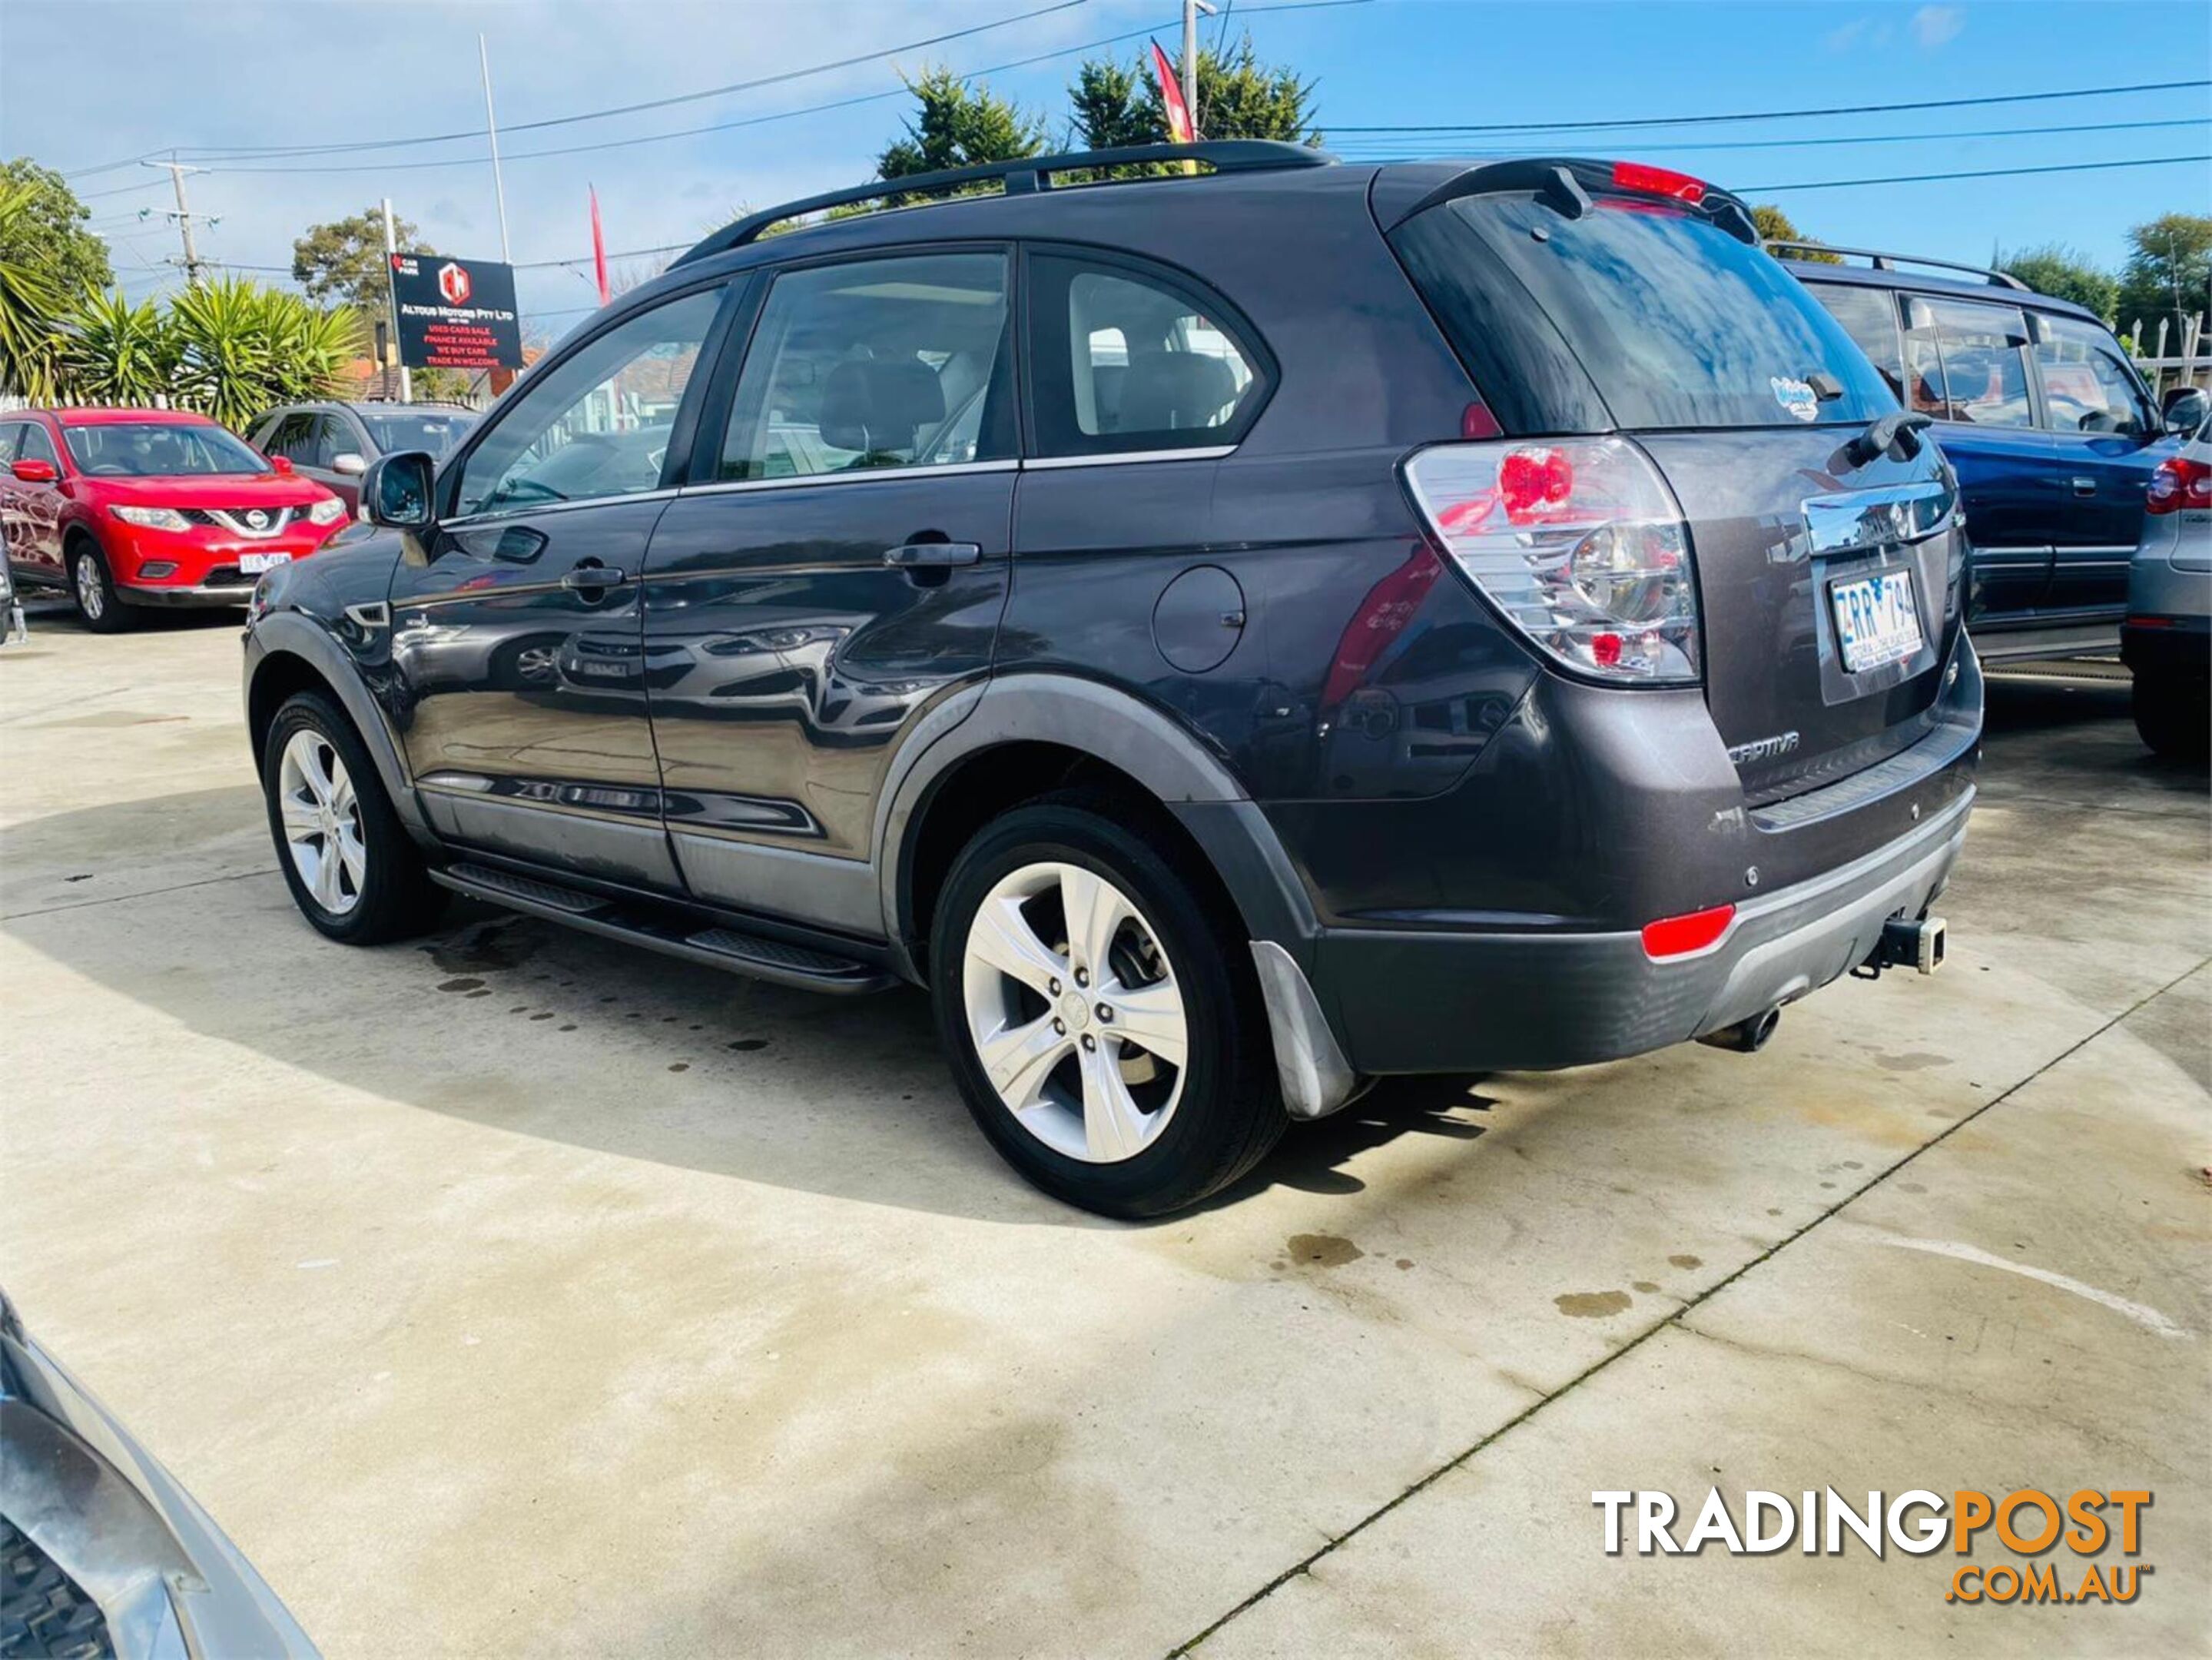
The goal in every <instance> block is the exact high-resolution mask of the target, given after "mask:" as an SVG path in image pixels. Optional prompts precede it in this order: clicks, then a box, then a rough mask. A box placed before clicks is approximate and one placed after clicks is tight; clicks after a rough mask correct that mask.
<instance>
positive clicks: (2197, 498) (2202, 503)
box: [2143, 455, 2212, 514]
mask: <svg viewBox="0 0 2212 1660" xmlns="http://www.w3.org/2000/svg"><path fill="white" fill-rule="evenodd" d="M2183 508H2188V509H2190V511H2191V512H2193V513H2194V512H2202V511H2203V509H2205V508H2212V465H2207V464H2206V463H2204V462H2203V461H2192V460H2191V459H2189V458H2188V457H2187V456H2185V455H2169V456H2168V457H2166V459H2165V460H2163V461H2161V462H2160V463H2159V464H2158V471H2156V472H2154V473H2153V474H2151V476H2150V489H2148V491H2147V492H2146V493H2145V494H2144V496H2143V510H2144V511H2145V512H2146V513H2153V514H2160V513H2179V512H2180V511H2181V510H2182V509H2183Z"/></svg>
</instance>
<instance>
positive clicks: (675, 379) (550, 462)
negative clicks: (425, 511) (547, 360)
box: [453, 288, 722, 516]
mask: <svg viewBox="0 0 2212 1660" xmlns="http://www.w3.org/2000/svg"><path fill="white" fill-rule="evenodd" d="M721 302H722V290H721V289H719V288H714V289H701V290H700V291H699V292H697V293H696V294H687V295H684V296H683V297H682V298H681V299H678V300H671V301H666V302H665V304H662V305H659V306H656V307H653V309H652V310H651V311H648V312H643V313H640V314H639V315H637V316H635V317H633V318H631V319H629V320H628V321H627V322H624V323H621V324H619V325H617V326H615V327H614V328H612V329H610V330H608V331H607V332H606V333H605V334H602V335H600V336H599V337H598V338H597V339H595V340H593V341H592V342H591V343H590V344H587V345H586V346H584V347H583V348H582V349H581V350H579V351H577V352H576V353H575V354H574V355H573V356H570V357H568V358H567V359H565V360H563V361H562V362H560V363H558V364H556V365H555V366H554V368H552V369H551V370H550V372H548V373H547V374H544V376H543V377H542V378H541V379H539V380H537V381H536V382H535V383H534V384H532V385H531V386H527V387H526V389H525V390H524V391H523V392H522V393H521V395H520V397H519V398H516V399H515V401H514V402H513V404H509V405H508V406H507V408H506V409H505V410H502V411H501V414H500V416H499V417H498V422H497V424H496V425H495V426H494V427H492V428H491V429H490V430H489V432H487V433H486V434H485V435H484V436H483V442H481V443H479V444H478V445H477V447H475V448H474V449H473V450H471V451H470V452H469V455H468V459H467V460H466V461H465V462H464V463H463V464H462V469H461V477H460V482H459V489H458V490H457V492H456V494H455V496H454V501H453V514H455V515H456V516H459V515H463V514H472V513H501V512H507V511H513V510H520V509H522V508H535V507H543V506H544V505H545V504H547V503H548V502H578V501H589V500H595V499H597V498H599V497H602V496H636V495H639V494H641V493H642V492H644V491H647V490H653V489H659V488H660V477H661V465H662V463H663V462H664V461H665V459H667V455H668V438H669V432H670V429H671V428H672V427H673V426H674V425H675V423H676V410H677V406H678V404H681V403H682V402H683V401H684V388H685V387H686V386H689V385H690V381H691V375H692V372H693V371H694V370H695V369H696V368H697V367H698V364H699V354H700V351H701V350H702V349H703V347H704V346H705V344H706V341H707V332H708V330H709V329H710V328H711V327H712V326H713V325H714V313H715V310H716V308H717V307H720V304H721Z"/></svg>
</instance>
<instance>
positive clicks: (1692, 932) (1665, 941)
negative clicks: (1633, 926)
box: [1644, 905, 1735, 963]
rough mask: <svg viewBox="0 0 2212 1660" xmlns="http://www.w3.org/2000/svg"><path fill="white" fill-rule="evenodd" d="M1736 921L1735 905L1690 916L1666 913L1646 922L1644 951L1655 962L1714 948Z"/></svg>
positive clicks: (1716, 906)
mask: <svg viewBox="0 0 2212 1660" xmlns="http://www.w3.org/2000/svg"><path fill="white" fill-rule="evenodd" d="M1732 921H1735V906H1734V905H1715V906H1714V907H1713V908H1712V909H1710V910H1693V911H1692V912H1691V913H1690V914H1689V915H1686V916H1662V917H1661V918H1660V919H1659V920H1658V921H1656V922H1646V923H1645V924H1644V955H1645V956H1646V957H1648V958H1650V959H1651V960H1652V961H1653V962H1655V963H1656V962H1662V961H1664V960H1665V959H1666V958H1670V957H1695V956H1696V955H1697V954H1698V953H1699V952H1705V951H1711V949H1712V948H1713V947H1714V946H1717V945H1718V944H1719V943H1720V939H1721V936H1722V935H1723V934H1724V933H1727V932H1728V929H1729V923H1730V922H1732Z"/></svg>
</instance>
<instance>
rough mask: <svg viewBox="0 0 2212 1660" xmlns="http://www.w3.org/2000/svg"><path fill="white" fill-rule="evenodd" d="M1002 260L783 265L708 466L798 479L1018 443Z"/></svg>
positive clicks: (983, 452) (971, 455) (725, 472)
mask: <svg viewBox="0 0 2212 1660" xmlns="http://www.w3.org/2000/svg"><path fill="white" fill-rule="evenodd" d="M1007 316H1008V312H1007V305H1006V257H1005V256H1004V255H1003V254H998V253H940V254H922V255H915V256H912V257H903V256H902V257H897V258H883V259H862V260H857V261H855V262H854V263H852V264H850V265H819V266H815V267H812V268H811V269H809V270H805V271H785V272H783V273H782V274H781V275H780V276H778V277H776V279H775V286H774V287H773V288H771V289H769V295H768V303H767V304H766V305H765V306H764V307H762V310H761V316H760V322H759V325H757V327H756V328H755V329H754V331H753V340H752V346H751V349H750V351H749V352H748V353H747V354H746V356H745V367H744V374H742V375H741V376H740V377H739V378H738V392H737V401H736V404H735V405H734V407H733V408H732V411H731V416H730V423H729V429H728V431H727V432H726V435H724V438H723V441H722V455H721V460H720V465H719V466H718V468H717V469H716V472H715V476H716V477H719V478H725V479H753V478H795V477H806V476H810V475H812V474H816V473H830V472H855V471H865V470H866V469H868V468H872V467H928V466H948V465H957V464H958V463H961V462H964V461H996V460H1003V459H1006V458H1007V457H1010V456H1012V454H1014V453H1015V451H1016V449H1017V447H1018V440H1017V438H1016V435H1015V428H1014V408H1013V372H1012V357H1011V352H1010V350H1009V342H1008V333H1009V330H1008V325H1007Z"/></svg>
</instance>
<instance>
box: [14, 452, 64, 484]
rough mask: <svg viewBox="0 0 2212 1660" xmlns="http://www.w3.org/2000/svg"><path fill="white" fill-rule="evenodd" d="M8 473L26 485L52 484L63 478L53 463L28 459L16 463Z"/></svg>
mask: <svg viewBox="0 0 2212 1660" xmlns="http://www.w3.org/2000/svg"><path fill="white" fill-rule="evenodd" d="M8 471H10V472H12V473H14V474H15V477H16V478H17V479H18V480H19V481H20V482H21V483H26V484H51V483H53V482H54V480H55V479H57V478H58V477H61V474H60V473H59V472H58V471H56V470H55V467H54V464H53V463H52V462H51V461H37V460H33V459H29V458H28V457H26V458H25V459H22V460H21V461H18V462H16V463H15V465H13V466H11V467H9V469H8Z"/></svg>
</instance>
